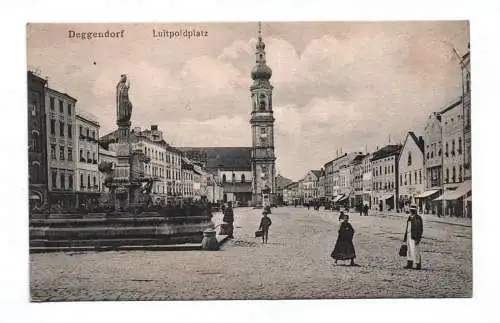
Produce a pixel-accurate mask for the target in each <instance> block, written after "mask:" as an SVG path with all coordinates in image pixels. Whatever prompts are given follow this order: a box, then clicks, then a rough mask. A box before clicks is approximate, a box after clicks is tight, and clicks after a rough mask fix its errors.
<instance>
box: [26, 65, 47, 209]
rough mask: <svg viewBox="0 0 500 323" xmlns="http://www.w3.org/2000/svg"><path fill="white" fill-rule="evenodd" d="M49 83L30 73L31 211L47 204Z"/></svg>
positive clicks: (29, 146)
mask: <svg viewBox="0 0 500 323" xmlns="http://www.w3.org/2000/svg"><path fill="white" fill-rule="evenodd" d="M46 85H47V81H46V80H45V79H44V78H42V77H40V76H38V75H36V74H35V73H33V72H31V71H28V100H27V102H28V167H29V171H28V180H29V203H30V205H29V206H30V210H31V209H33V208H37V207H40V206H42V205H44V204H45V203H47V197H48V187H47V174H48V171H47V130H46V129H47V125H46V123H45V119H46V111H45V87H46Z"/></svg>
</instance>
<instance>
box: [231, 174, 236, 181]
mask: <svg viewBox="0 0 500 323" xmlns="http://www.w3.org/2000/svg"><path fill="white" fill-rule="evenodd" d="M232 181H233V183H234V182H236V175H235V174H234V173H233V176H232Z"/></svg>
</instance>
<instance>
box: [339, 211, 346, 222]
mask: <svg viewBox="0 0 500 323" xmlns="http://www.w3.org/2000/svg"><path fill="white" fill-rule="evenodd" d="M345 216H346V215H345V213H344V211H340V215H339V221H342V220H344V217H345Z"/></svg>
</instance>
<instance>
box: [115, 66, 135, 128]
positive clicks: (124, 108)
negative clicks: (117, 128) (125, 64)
mask: <svg viewBox="0 0 500 323" xmlns="http://www.w3.org/2000/svg"><path fill="white" fill-rule="evenodd" d="M129 89H130V82H129V81H128V79H127V75H125V74H122V76H121V78H120V82H118V84H117V85H116V115H117V118H116V121H117V122H118V123H122V122H130V117H131V116H132V103H131V102H130V100H129V98H128V90H129Z"/></svg>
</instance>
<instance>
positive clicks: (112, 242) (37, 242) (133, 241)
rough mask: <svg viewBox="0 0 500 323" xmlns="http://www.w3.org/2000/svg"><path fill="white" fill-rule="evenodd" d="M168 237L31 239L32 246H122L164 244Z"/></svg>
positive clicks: (167, 242)
mask: <svg viewBox="0 0 500 323" xmlns="http://www.w3.org/2000/svg"><path fill="white" fill-rule="evenodd" d="M169 240H170V239H168V238H166V239H155V238H125V239H92V240H47V239H33V240H30V247H85V246H92V247H95V246H120V245H164V244H178V243H175V242H174V243H169Z"/></svg>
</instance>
